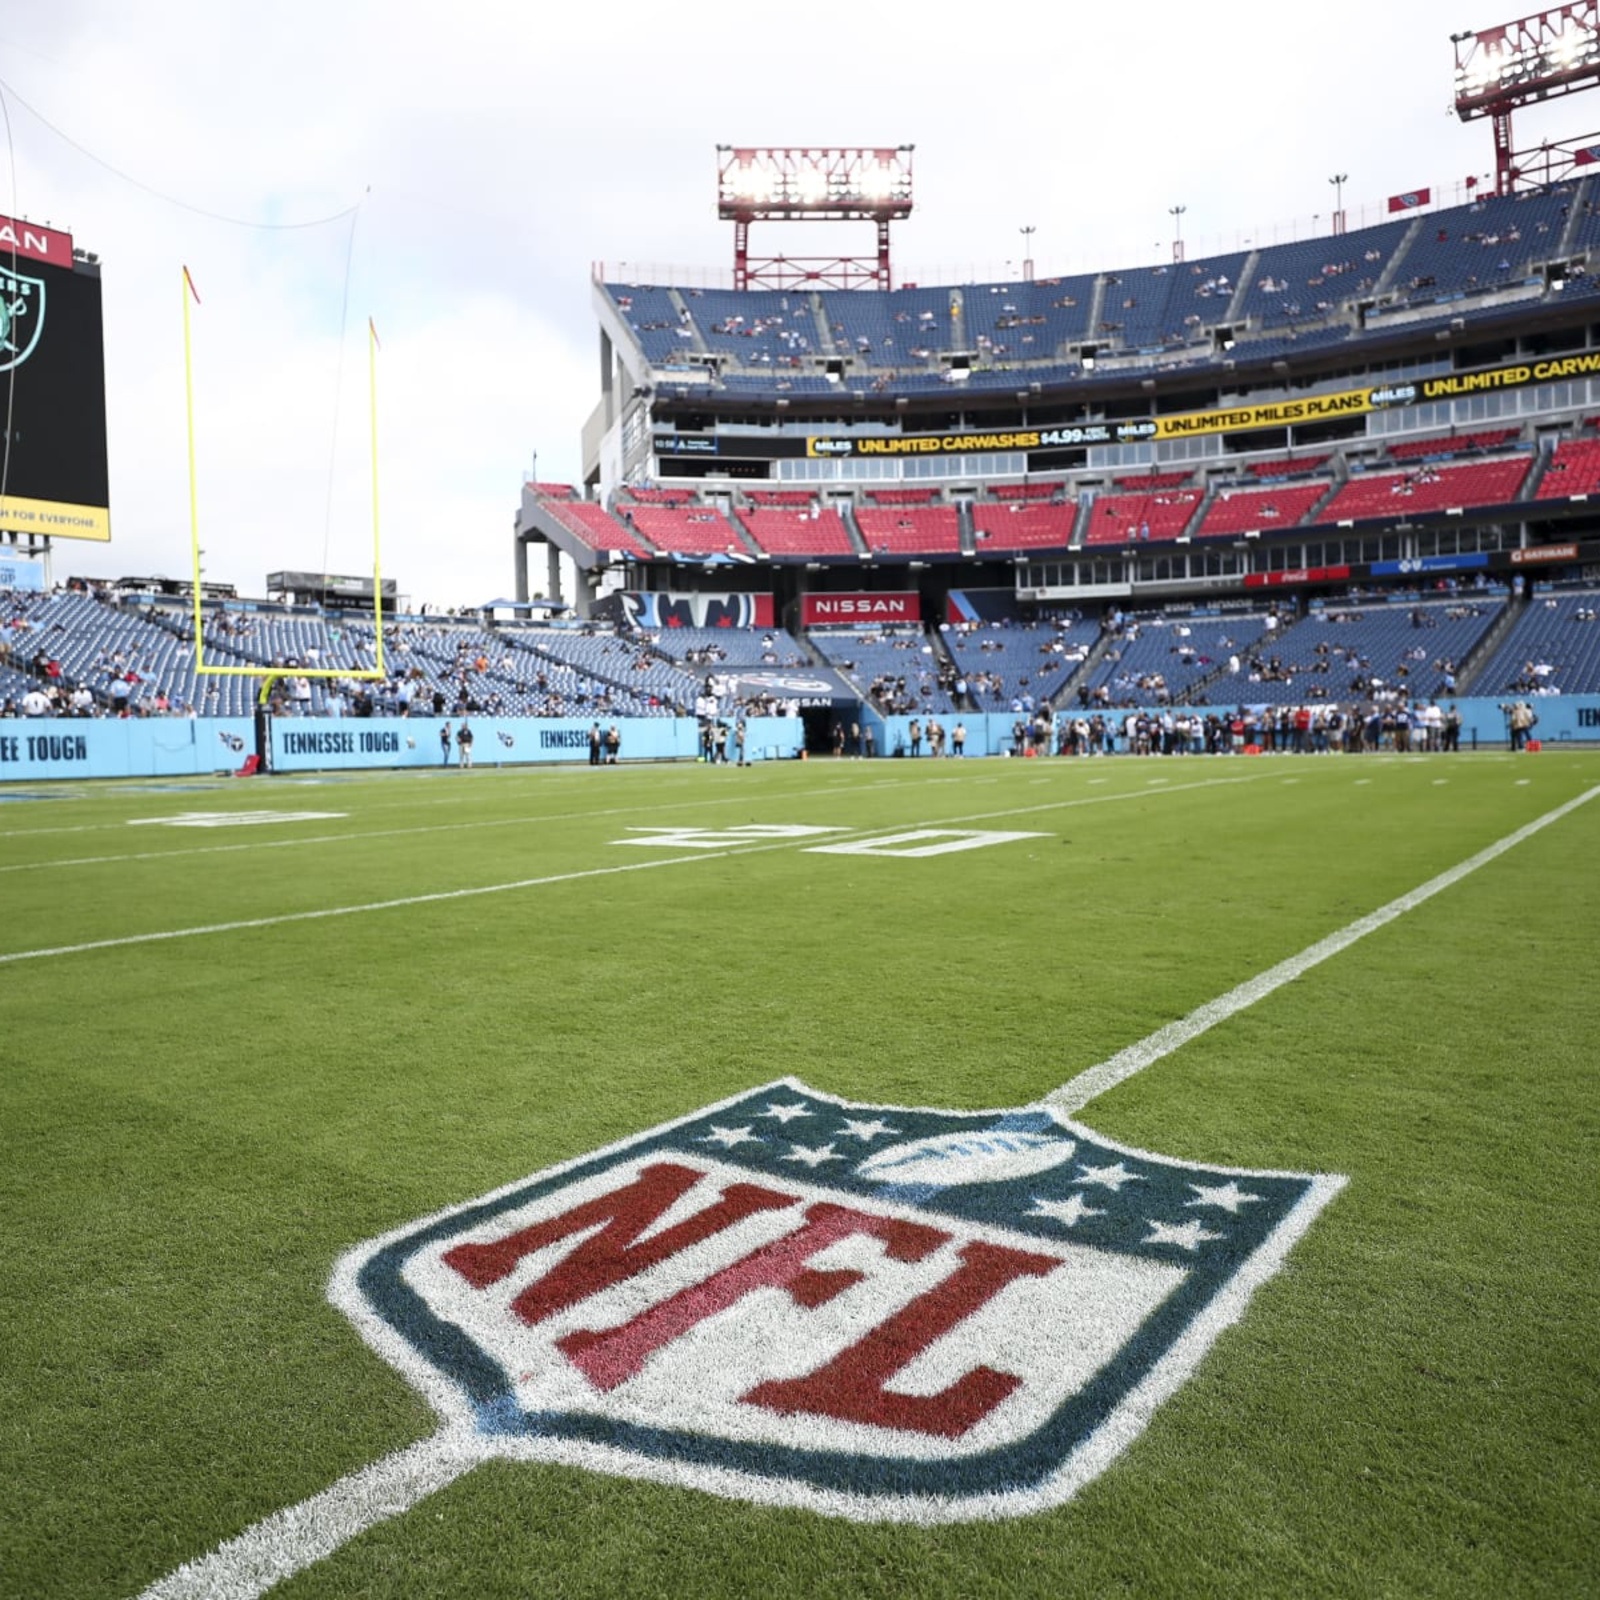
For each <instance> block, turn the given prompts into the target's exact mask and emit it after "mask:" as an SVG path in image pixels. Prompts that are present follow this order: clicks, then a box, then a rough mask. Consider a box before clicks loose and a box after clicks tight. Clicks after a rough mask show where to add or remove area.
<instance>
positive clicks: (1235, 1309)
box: [115, 786, 1600, 1600]
mask: <svg viewBox="0 0 1600 1600" xmlns="http://www.w3.org/2000/svg"><path fill="white" fill-rule="evenodd" d="M1596 796H1600V786H1596V787H1595V788H1591V789H1589V790H1586V791H1585V792H1584V793H1583V794H1581V795H1579V796H1577V797H1576V798H1575V799H1572V800H1569V801H1567V802H1566V803H1565V804H1563V805H1560V806H1557V807H1556V808H1555V809H1554V810H1553V811H1548V812H1546V813H1545V814H1544V815H1543V816H1542V817H1538V818H1536V819H1535V820H1534V821H1532V822H1530V823H1527V824H1526V825H1525V826H1523V827H1521V828H1518V829H1517V830H1516V831H1515V832H1513V833H1509V834H1507V835H1506V836H1505V837H1504V838H1503V839H1499V840H1497V841H1496V842H1495V843H1494V844H1491V845H1489V846H1488V847H1487V848H1485V849H1483V850H1480V851H1479V852H1478V853H1477V854H1476V855H1473V856H1469V857H1468V858H1467V859H1466V860H1465V861H1463V862H1460V863H1459V864H1458V865H1456V866H1454V867H1451V868H1449V869H1448V870H1447V871H1445V872H1442V873H1440V874H1438V875H1437V876H1436V877H1433V878H1430V879H1429V880H1428V881H1427V882H1426V883H1423V884H1421V885H1419V886H1418V887H1417V888H1415V889H1412V890H1410V891H1409V892H1408V893H1406V894H1403V895H1401V896H1399V897H1398V898H1397V899H1395V900H1391V901H1390V902H1389V903H1388V905H1386V906H1383V907H1380V908H1379V909H1378V910H1377V911H1374V912H1371V913H1369V914H1368V915H1367V916H1365V917H1361V918H1358V919H1357V920H1356V921H1355V922H1352V923H1350V924H1349V925H1348V926H1347V927H1345V928H1342V929H1340V930H1339V932H1337V933H1334V934H1330V935H1329V936H1328V937H1327V938H1325V939H1320V940H1318V941H1317V943H1315V944H1313V945H1310V946H1308V947H1307V948H1306V949H1305V950H1303V951H1301V952H1300V953H1299V954H1298V955H1296V956H1291V957H1289V958H1288V959H1287V960H1285V961H1280V962H1279V963H1278V964H1277V965H1276V966H1274V967H1270V968H1268V970H1267V971H1266V972H1264V973H1262V974H1260V975H1259V976H1258V977H1256V978H1252V979H1250V980H1249V981H1248V982H1246V983H1242V984H1240V985H1239V986H1238V987H1236V988H1234V989H1231V990H1229V991H1228V993H1227V994H1225V995H1222V996H1220V997H1219V998H1218V999H1216V1000H1213V1001H1210V1002H1209V1003H1207V1004H1206V1005H1204V1006H1201V1007H1199V1008H1198V1009H1197V1010H1195V1011H1193V1012H1191V1013H1190V1014H1189V1015H1188V1016H1187V1017H1184V1018H1182V1019H1180V1020H1179V1021H1177V1022H1175V1023H1171V1024H1169V1025H1168V1026H1166V1027H1164V1028H1160V1029H1157V1031H1156V1032H1155V1033H1153V1034H1150V1035H1149V1036H1148V1037H1147V1038H1145V1039H1143V1040H1140V1041H1139V1042H1138V1043H1137V1044H1134V1045H1130V1046H1129V1047H1128V1048H1127V1049H1125V1050H1121V1051H1118V1053H1117V1054H1116V1055H1114V1056H1112V1057H1110V1058H1109V1059H1108V1060H1106V1061H1104V1062H1102V1063H1101V1064H1100V1065H1099V1066H1095V1067H1090V1068H1089V1069H1088V1070H1087V1071H1085V1072H1082V1073H1079V1074H1078V1076H1077V1077H1075V1078H1072V1079H1070V1080H1069V1081H1068V1082H1067V1083H1065V1084H1063V1085H1062V1086H1061V1088H1059V1089H1057V1090H1055V1091H1054V1092H1053V1093H1051V1094H1048V1095H1045V1096H1043V1097H1042V1098H1041V1100H1040V1101H1039V1102H1038V1103H1039V1104H1041V1105H1048V1106H1050V1107H1052V1108H1054V1109H1056V1110H1058V1111H1061V1112H1064V1113H1070V1112H1072V1111H1075V1110H1078V1109H1081V1108H1082V1107H1083V1106H1084V1105H1086V1104H1087V1103H1088V1102H1089V1101H1090V1100H1092V1099H1094V1098H1095V1097H1096V1096H1098V1095H1100V1094H1102V1093H1104V1092H1105V1090H1107V1089H1109V1088H1112V1087H1113V1086H1114V1085H1116V1084H1118V1083H1122V1082H1124V1081H1126V1080H1127V1079H1128V1078H1131V1077H1133V1076H1134V1075H1135V1074H1136V1073H1138V1072H1141V1071H1142V1070H1143V1069H1144V1068H1145V1067H1148V1066H1151V1065H1153V1064H1154V1063H1155V1062H1157V1061H1159V1060H1161V1059H1162V1058H1163V1057H1165V1056H1168V1055H1170V1054H1172V1053H1173V1052H1174V1051H1175V1050H1177V1049H1179V1048H1181V1047H1182V1046H1183V1045H1184V1044H1186V1043H1187V1042H1188V1041H1189V1040H1190V1039H1193V1038H1196V1037H1197V1036H1198V1035H1200V1034H1202V1033H1205V1032H1207V1031H1208V1030H1209V1029H1211V1028H1213V1027H1215V1026H1216V1025H1217V1024H1218V1023H1220V1022H1223V1021H1226V1020H1227V1019H1228V1018H1230V1017H1232V1016H1235V1015H1237V1014H1238V1013H1239V1012H1241V1011H1244V1010H1246V1009H1247V1008H1248V1007H1250V1006H1252V1005H1254V1004H1256V1002H1257V1001H1259V1000H1262V999H1264V998H1265V997H1266V996H1267V995H1269V994H1271V993H1273V992H1274V991H1275V990H1277V989H1279V988H1281V987H1282V986H1283V985H1284V984H1286V983H1289V982H1291V981H1292V980H1293V979H1295V978H1296V977H1299V976H1300V975H1301V974H1302V973H1303V972H1306V971H1309V970H1310V969H1311V968H1312V967H1314V966H1317V965H1319V964H1320V963H1321V962H1323V961H1326V960H1327V959H1328V958H1329V957H1330V956H1333V955H1336V954H1338V953H1339V952H1340V951H1342V950H1346V949H1348V948H1349V947H1350V946H1351V945H1353V944H1355V943H1356V942H1357V941H1358V940H1360V939H1363V938H1365V937H1366V936H1367V935H1368V934H1369V933H1373V932H1376V931H1377V930H1378V929H1379V928H1382V927H1386V926H1387V925H1388V924H1389V923H1391V922H1393V921H1395V920H1396V919H1397V918H1398V917H1401V916H1403V915H1404V914H1405V913H1406V912H1407V911H1410V910H1413V909H1414V908H1415V907H1417V906H1419V905H1422V904H1423V903H1424V902H1426V901H1427V900H1430V899H1432V898H1433V896H1434V895H1436V894H1439V893H1440V892H1441V891H1443V890H1445V889H1448V888H1450V887H1451V886H1452V885H1453V884H1456V883H1459V882H1460V881H1461V880H1462V879H1463V878H1465V877H1467V876H1469V875H1470V874H1471V873H1474V872H1476V871H1477V870H1478V869H1479V868H1480V867H1483V866H1486V865H1488V863H1489V862H1491V861H1494V860H1496V859H1498V858H1499V857H1500V856H1502V855H1504V854H1505V853H1506V852H1507V851H1508V850H1511V849H1514V848H1515V847H1516V846H1517V845H1519V844H1521V843H1522V842H1523V841H1524V840H1526V839H1529V838H1532V837H1533V835H1535V834H1536V833H1539V832H1540V831H1541V830H1542V829H1544V828H1547V827H1549V826H1550V824H1551V823H1553V822H1558V821H1560V820H1561V819H1562V818H1563V817H1565V816H1568V815H1570V813H1572V812H1573V811H1576V810H1577V809H1578V808H1579V807H1580V806H1583V805H1587V804H1588V803H1589V802H1590V801H1591V800H1593V799H1595V797H1596ZM1107 798H1110V797H1109V796H1108V797H1107ZM1038 809H1053V808H1045V807H1040V808H1038ZM677 859H679V860H681V859H684V858H677ZM693 859H696V860H708V859H711V860H714V859H716V856H715V855H705V854H702V855H700V856H697V857H694V858H693ZM667 864H668V863H667V862H660V863H656V862H650V863H640V865H645V866H654V865H667ZM603 870H607V871H609V870H616V869H603ZM583 875H586V874H580V876H583ZM427 898H449V897H448V896H443V897H432V896H430V897H427ZM400 903H405V902H400ZM275 920H276V919H275ZM285 920H287V919H285ZM115 942H117V943H124V942H139V941H115ZM696 1114H698V1112H697V1113H696ZM1344 1183H1345V1180H1344V1179H1343V1178H1339V1177H1333V1176H1324V1177H1321V1178H1319V1179H1317V1180H1316V1182H1315V1184H1314V1187H1313V1189H1312V1191H1311V1192H1310V1193H1309V1194H1308V1195H1307V1196H1306V1198H1305V1199H1304V1200H1303V1201H1302V1202H1301V1204H1300V1206H1299V1207H1297V1208H1296V1210H1295V1212H1294V1213H1292V1214H1291V1215H1290V1216H1289V1217H1288V1218H1286V1219H1285V1221H1284V1223H1283V1224H1281V1225H1280V1227H1279V1229H1278V1230H1277V1233H1276V1234H1275V1235H1274V1237H1273V1238H1272V1240H1271V1241H1270V1246H1271V1248H1270V1250H1269V1251H1268V1252H1266V1253H1264V1254H1263V1255H1262V1256H1261V1257H1259V1258H1258V1259H1257V1261H1255V1262H1253V1263H1252V1268H1251V1272H1250V1274H1249V1278H1250V1281H1249V1282H1248V1283H1240V1284H1237V1285H1234V1286H1231V1287H1230V1291H1229V1292H1228V1293H1227V1294H1225V1295H1223V1296H1219V1297H1218V1300H1217V1301H1216V1302H1214V1303H1213V1305H1212V1307H1211V1308H1210V1309H1209V1310H1208V1312H1207V1313H1205V1314H1204V1315H1203V1317H1202V1318H1201V1319H1200V1322H1203V1323H1206V1322H1209V1323H1213V1324H1214V1325H1212V1326H1205V1327H1202V1326H1199V1325H1198V1324H1197V1326H1196V1327H1194V1328H1191V1329H1190V1330H1189V1332H1188V1333H1187V1334H1186V1335H1185V1336H1184V1339H1183V1341H1182V1344H1181V1345H1180V1346H1179V1347H1175V1348H1174V1349H1173V1350H1171V1351H1169V1352H1168V1354H1167V1356H1166V1357H1165V1358H1163V1360H1162V1361H1161V1362H1160V1363H1159V1364H1158V1366H1157V1367H1156V1368H1155V1369H1154V1370H1153V1371H1152V1372H1151V1374H1150V1375H1149V1377H1148V1378H1147V1379H1146V1380H1145V1382H1144V1384H1142V1385H1141V1386H1140V1399H1141V1401H1142V1402H1143V1404H1142V1405H1141V1407H1140V1413H1141V1414H1140V1417H1139V1418H1138V1420H1137V1422H1136V1424H1135V1425H1134V1426H1132V1427H1131V1428H1130V1429H1128V1430H1126V1431H1125V1432H1119V1433H1118V1434H1116V1435H1112V1434H1110V1433H1108V1434H1106V1435H1105V1436H1097V1437H1096V1439H1095V1440H1094V1441H1092V1443H1093V1448H1094V1453H1095V1456H1096V1458H1097V1459H1096V1462H1095V1463H1094V1464H1093V1465H1092V1469H1091V1470H1088V1471H1086V1472H1085V1473H1084V1477H1085V1478H1087V1477H1090V1476H1093V1475H1095V1474H1096V1473H1098V1472H1099V1471H1101V1470H1103V1469H1104V1467H1105V1465H1107V1464H1108V1463H1109V1462H1110V1461H1111V1460H1112V1459H1114V1458H1115V1457H1116V1456H1117V1455H1119V1454H1120V1453H1121V1452H1122V1451H1123V1450H1124V1449H1125V1448H1126V1447H1127V1446H1128V1444H1130V1443H1131V1442H1132V1440H1133V1438H1134V1437H1135V1436H1136V1435H1137V1433H1138V1432H1139V1431H1141V1429H1142V1427H1143V1425H1144V1422H1145V1421H1146V1420H1148V1417H1149V1415H1150V1414H1151V1413H1152V1412H1153V1411H1154V1410H1155V1409H1156V1407H1157V1406H1159V1405H1160V1404H1161V1402H1162V1401H1163V1400H1165V1399H1166V1398H1168V1397H1169V1396H1170V1395H1171V1394H1172V1393H1173V1392H1174V1391H1175V1390H1176V1389H1177V1388H1178V1387H1179V1386H1180V1385H1181V1384H1182V1382H1183V1381H1184V1379H1185V1378H1186V1377H1187V1374H1188V1370H1189V1368H1190V1367H1191V1366H1192V1365H1193V1359H1194V1358H1193V1356H1191V1354H1190V1353H1189V1351H1188V1349H1187V1348H1186V1347H1187V1346H1189V1345H1190V1344H1191V1343H1198V1346H1199V1351H1203V1350H1204V1349H1206V1348H1209V1346H1210V1344H1211V1343H1212V1342H1213V1341H1214V1340H1215V1338H1216V1336H1217V1334H1218V1333H1219V1332H1220V1331H1221V1328H1222V1327H1224V1326H1226V1325H1228V1324H1229V1323H1232V1322H1235V1321H1237V1320H1238V1318H1239V1317H1240V1316H1241V1315H1242V1313H1243V1310H1244V1308H1245V1305H1246V1304H1247V1302H1248V1300H1249V1298H1250V1295H1251V1293H1252V1292H1253V1290H1254V1289H1255V1288H1256V1287H1258V1286H1259V1284H1260V1283H1262V1282H1265V1281H1266V1280H1267V1279H1268V1278H1270V1277H1271V1276H1273V1274H1274V1273H1275V1272H1276V1271H1277V1270H1278V1268H1279V1267H1280V1266H1281V1265H1282V1263H1283V1261H1284V1259H1285V1258H1286V1257H1287V1255H1288V1252H1289V1250H1290V1248H1291V1247H1292V1246H1293V1244H1294V1243H1295V1242H1296V1240H1297V1239H1299V1237H1300V1236H1301V1235H1302V1234H1303V1233H1304V1232H1305V1230H1306V1229H1307V1228H1308V1227H1309V1226H1310V1224H1311V1222H1312V1221H1313V1219H1314V1218H1315V1216H1316V1215H1317V1213H1318V1212H1320V1211H1321V1210H1322V1209H1323V1207H1325V1206H1326V1205H1327V1204H1328V1202H1329V1201H1331V1200H1332V1199H1333V1198H1334V1196H1335V1195H1336V1194H1337V1193H1338V1192H1339V1190H1340V1189H1342V1188H1343V1187H1344ZM1199 1351H1197V1352H1195V1354H1198V1353H1199ZM502 1453H505V1454H512V1453H514V1452H509V1451H506V1452H502V1451H499V1450H495V1451H491V1452H486V1451H485V1450H484V1447H483V1442H482V1441H481V1440H479V1439H477V1438H476V1437H475V1436H473V1435H471V1434H469V1433H467V1432H465V1431H464V1430H461V1429H459V1428H444V1429H441V1430H440V1431H439V1432H437V1433H435V1434H432V1435H430V1436H429V1437H428V1438H426V1439H422V1440H420V1441H418V1442H417V1443H416V1444H414V1445H411V1446H409V1447H408V1448H407V1449H405V1450H400V1451H396V1452H394V1453H393V1454H391V1455H388V1456H385V1457H383V1458H382V1459H381V1460H379V1461H376V1462H374V1463H372V1464H371V1465H370V1466H367V1467H363V1468H361V1469H360V1470H359V1471H357V1472H353V1473H351V1474H349V1475H348V1476H346V1477H344V1478H341V1479H340V1480H339V1481H338V1482H337V1483H335V1484H333V1485H331V1486H330V1487H329V1488H327V1489H324V1490H323V1491H322V1492H321V1493H320V1494H316V1495H313V1496H312V1497H311V1498H310V1499H308V1500H302V1501H300V1502H299V1503H298V1504H297V1505H293V1506H290V1507H288V1508H286V1509H285V1510H282V1511H278V1512H275V1513H273V1515H271V1516H269V1517H266V1518H263V1519H262V1520H261V1521H260V1522H257V1523H255V1524H253V1525H252V1526H251V1527H249V1528H247V1529H245V1531H244V1532H243V1533H241V1534H239V1535H237V1536H236V1537H235V1538H233V1539H230V1540H228V1541H227V1542H226V1543H224V1544H222V1545H219V1546H218V1547H217V1549H216V1550H214V1551H212V1552H211V1553H210V1554H209V1555H206V1556H202V1557H200V1558H198V1559H197V1560H195V1561H192V1562H188V1563H186V1564H185V1565H183V1566H181V1567H179V1568H178V1569H177V1570H176V1571H174V1572H172V1573H169V1574H168V1575H167V1576H166V1577H165V1578H162V1579H160V1580H158V1581H157V1582H156V1583H154V1584H152V1585H151V1586H150V1587H149V1588H147V1589H145V1590H144V1591H143V1592H142V1593H141V1594H140V1596H139V1597H138V1600H257V1597H259V1596H261V1595H264V1594H265V1593H266V1592H267V1591H268V1590H269V1589H271V1588H272V1587H273V1586H274V1585H276V1584H278V1583H280V1582H282V1581H283V1579H285V1578H288V1577H291V1576H293V1575H294V1574H295V1573H297V1572H299V1571H301V1570H303V1569H304V1568H305V1567H308V1566H310V1565H312V1564H313V1563H314V1562H317V1561H320V1560H321V1559H323V1558H324V1557H325V1556H328V1555H331V1554H332V1553H333V1552H334V1551H335V1550H338V1549H339V1548H340V1547H341V1546H343V1545H344V1544H346V1543H347V1542H348V1541H349V1540H351V1539H353V1538H355V1537H356V1536H357V1535H358V1534H360V1533H362V1532H364V1531H365V1530H366V1529H367V1528H370V1527H372V1526H374V1525H375V1524H377V1523H379V1522H383V1521H387V1520H389V1519H391V1518H393V1517H396V1516H399V1515H401V1514H402V1513H403V1512H405V1511H407V1510H409V1509H410V1508H411V1507H412V1506H414V1505H416V1504H417V1503H418V1502H420V1501H421V1500H424V1499H426V1498H427V1497H428V1496H429V1495H431V1494H433V1493H434V1492H435V1491H436V1490H438V1489H442V1488H444V1487H445V1486H446V1485H447V1484H450V1483H452V1482H454V1481H455V1479H457V1478H458V1477H460V1476H462V1474H464V1473H465V1472H468V1471H470V1470H471V1469H472V1468H473V1467H474V1466H476V1465H477V1464H478V1463H479V1462H480V1461H483V1460H487V1459H491V1457H492V1456H496V1455H499V1454H502ZM595 1466H596V1467H597V1468H599V1469H600V1470H604V1468H605V1462H604V1461H603V1460H599V1459H597V1460H596V1461H595ZM1083 1466H1085V1467H1086V1468H1088V1467H1090V1463H1088V1462H1085V1463H1083ZM728 1476H729V1477H730V1479H732V1478H734V1477H736V1476H738V1475H736V1474H731V1473H730V1474H729V1475H728ZM726 1492H728V1493H730V1494H731V1495H733V1496H735V1497H738V1498H750V1499H757V1498H765V1496H762V1495H759V1494H753V1493H751V1490H750V1486H749V1485H747V1484H745V1483H743V1482H742V1481H741V1482H730V1483H729V1484H728V1485H727V1490H726ZM997 1509H998V1508H997ZM846 1514H848V1513H846ZM999 1514H1004V1512H1003V1511H1001V1512H1000V1513H999Z"/></svg>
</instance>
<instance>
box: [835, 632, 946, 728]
mask: <svg viewBox="0 0 1600 1600" xmlns="http://www.w3.org/2000/svg"><path fill="white" fill-rule="evenodd" d="M806 638H807V640H808V641H809V643H810V645H811V647H812V649H814V650H815V651H816V652H817V653H818V654H819V655H820V656H821V657H822V658H823V659H824V660H825V661H826V662H827V663H828V665H829V666H831V667H836V668H837V669H838V670H839V671H840V672H841V673H842V674H843V675H844V676H845V677H846V678H847V679H848V680H849V681H850V682H851V683H853V684H854V685H855V686H856V688H857V689H858V690H859V691H860V692H861V694H862V696H863V697H864V698H866V699H869V700H871V701H872V703H873V704H874V705H875V706H877V707H878V709H879V710H882V711H888V712H892V713H903V714H905V715H915V714H918V713H926V712H930V711H932V712H935V713H938V714H940V715H942V714H943V713H945V712H948V711H953V710H954V709H955V702H954V701H953V700H952V699H951V698H950V693H949V691H948V690H947V689H946V688H944V687H943V685H942V684H941V682H940V673H939V662H938V660H937V658H936V657H935V655H934V653H933V646H932V645H931V644H929V643H928V641H927V639H926V638H925V637H924V636H923V633H922V630H921V629H920V628H873V629H863V630H860V631H856V630H854V629H840V628H821V629H816V630H813V631H812V632H810V633H808V634H807V635H806ZM946 676H949V674H948V673H947V674H946ZM874 691H876V692H874Z"/></svg>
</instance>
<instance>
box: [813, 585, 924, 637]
mask: <svg viewBox="0 0 1600 1600" xmlns="http://www.w3.org/2000/svg"><path fill="white" fill-rule="evenodd" d="M921 621H922V602H921V599H920V597H919V596H918V595H917V593H916V591H915V590H904V591H899V592H885V593H881V594H869V593H857V594H808V595H803V596H802V597H801V600H800V625H801V627H803V628H828V627H839V626H845V627H860V626H862V625H863V624H867V623H874V622H921Z"/></svg>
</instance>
